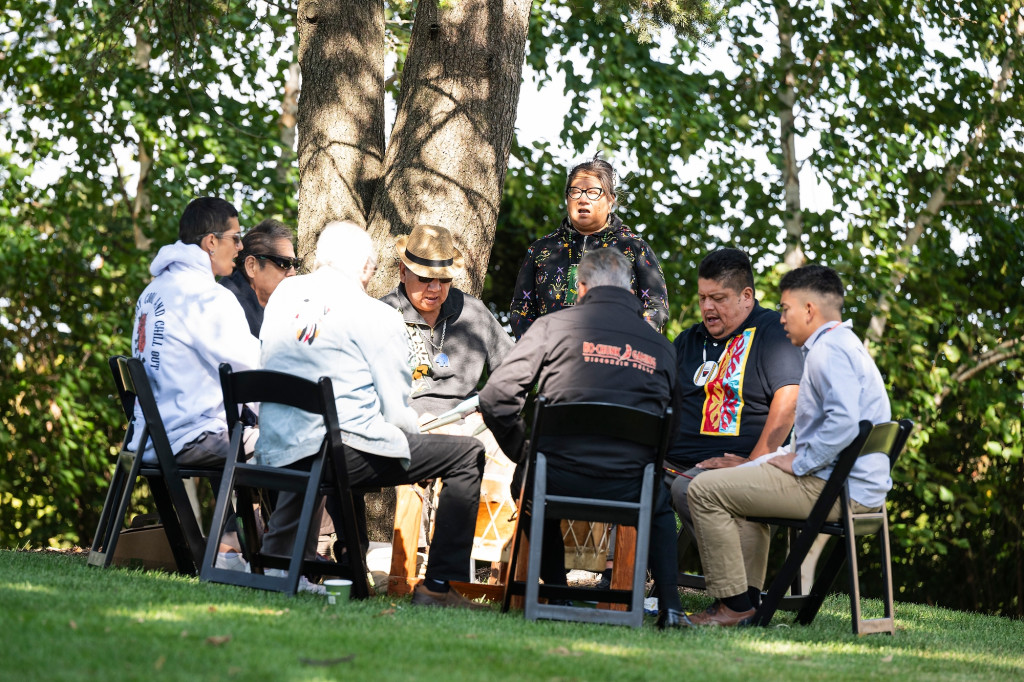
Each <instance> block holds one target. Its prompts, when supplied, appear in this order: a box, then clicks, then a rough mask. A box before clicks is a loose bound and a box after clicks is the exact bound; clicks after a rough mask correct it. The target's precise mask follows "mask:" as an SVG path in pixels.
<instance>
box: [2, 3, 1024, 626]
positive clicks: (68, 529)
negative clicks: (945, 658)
mask: <svg viewBox="0 0 1024 682" xmlns="http://www.w3.org/2000/svg"><path fill="white" fill-rule="evenodd" d="M625 4H626V5H628V4H629V3H625ZM633 4H636V3H633ZM655 4H658V3H655ZM668 4H677V3H668ZM647 5H648V3H640V4H639V5H637V6H638V7H646V6H647ZM614 6H615V5H614V2H612V0H603V1H601V2H595V3H580V2H570V1H569V0H552V1H550V2H543V3H542V2H537V3H535V5H534V8H533V15H532V18H531V28H530V30H531V38H530V44H529V48H528V49H529V52H528V55H527V61H528V63H529V64H530V66H531V67H532V68H533V70H534V71H535V72H536V73H537V74H538V75H539V77H540V78H541V79H542V80H543V81H548V80H551V79H553V78H555V77H557V76H559V75H561V76H562V77H564V79H565V89H566V92H567V94H568V96H569V97H570V98H571V102H572V104H571V107H570V110H569V114H568V115H567V117H566V120H565V121H564V128H563V131H562V136H561V139H560V140H559V141H558V142H556V143H550V144H549V143H537V144H531V145H517V146H516V147H515V148H514V149H513V157H514V158H513V159H512V162H511V164H510V170H509V173H508V177H507V182H506V188H505V198H504V203H503V206H502V211H501V216H500V218H499V225H498V234H497V238H496V243H495V248H494V250H493V252H492V257H491V268H490V272H489V277H488V285H487V289H486V291H485V298H486V299H487V300H488V301H489V302H491V303H492V304H493V305H494V306H495V307H496V308H497V309H498V310H499V311H501V310H505V309H506V308H507V305H508V301H509V299H510V297H511V288H512V285H513V283H514V280H515V275H516V273H517V271H518V268H519V264H520V260H521V258H522V254H523V253H524V251H525V249H526V246H527V245H528V244H529V243H530V242H531V241H532V240H534V239H536V238H538V237H539V236H541V235H543V234H546V233H547V232H549V231H550V230H552V229H553V228H554V227H555V226H556V225H557V223H558V220H559V219H560V217H561V215H562V214H563V211H564V207H563V205H562V202H561V198H560V195H561V188H562V187H563V186H564V173H565V169H564V167H563V166H564V159H565V158H567V157H568V156H571V155H573V154H576V153H580V152H582V151H584V150H591V151H593V150H595V149H600V150H602V151H604V152H605V153H606V154H608V155H609V156H610V157H611V158H613V159H615V160H616V162H617V163H619V164H620V165H631V166H633V167H635V168H638V169H639V170H636V171H634V172H633V173H631V174H630V175H629V176H628V177H627V178H626V179H625V180H626V185H627V190H628V191H627V192H624V193H623V194H621V195H620V199H622V200H623V201H622V204H623V205H622V207H621V208H620V211H621V213H622V215H623V218H624V220H625V221H626V223H627V224H630V225H632V226H634V227H635V228H638V229H641V230H642V232H643V234H644V236H645V238H647V239H648V240H649V241H650V243H651V244H652V245H653V246H654V248H655V250H656V251H657V252H658V253H659V255H660V256H661V257H662V264H663V266H664V269H665V274H666V277H667V280H668V284H669V291H670V301H671V304H672V313H673V319H672V321H671V323H670V327H669V335H670V336H672V335H674V334H676V333H678V331H679V330H680V329H682V328H684V327H685V326H688V325H689V324H692V323H693V322H695V321H696V320H697V319H699V315H698V312H697V310H696V306H695V299H694V294H695V291H694V289H695V287H694V283H695V271H696V266H697V263H698V262H699V261H700V259H701V258H702V257H703V255H704V254H705V253H706V252H707V251H708V250H709V249H712V248H714V247H716V246H719V245H723V244H729V245H738V246H742V247H744V248H747V249H748V250H750V252H751V253H753V254H757V256H758V257H757V259H756V261H757V268H758V271H759V284H760V297H761V299H762V302H763V303H765V304H767V305H773V304H774V303H776V301H775V294H774V293H773V287H774V284H775V283H776V282H777V279H778V277H779V276H780V274H781V270H782V266H781V265H780V263H781V262H782V259H783V256H784V254H785V253H786V250H787V249H788V248H792V247H793V246H795V245H797V244H798V245H799V246H800V247H801V248H802V250H803V252H804V253H805V254H806V256H807V258H808V259H809V260H813V261H816V262H823V263H826V264H828V265H831V266H833V267H835V268H837V269H838V270H840V272H841V273H842V274H843V276H844V278H845V280H846V281H847V282H848V284H849V285H850V294H849V297H848V314H849V316H850V317H852V318H853V320H854V323H855V325H856V328H857V329H858V330H861V331H863V330H865V329H866V328H867V325H868V322H869V320H870V319H871V317H872V316H873V315H875V314H876V313H878V312H879V311H880V310H881V308H880V307H879V302H880V301H882V300H887V301H888V302H889V303H890V305H891V308H890V310H889V312H888V313H887V314H886V320H887V325H886V327H885V331H884V332H883V333H882V334H881V336H880V337H879V338H878V340H877V341H876V342H874V343H872V345H871V349H872V352H873V353H874V354H875V356H876V359H877V361H878V364H879V366H880V367H881V368H882V371H883V374H884V375H885V376H886V379H887V382H888V384H889V388H890V392H891V395H892V398H893V405H894V412H895V414H897V415H900V416H907V417H911V418H913V419H914V420H915V421H916V422H917V423H918V424H919V425H920V428H919V429H918V431H917V432H916V433H915V435H914V437H913V439H912V441H911V443H910V445H909V446H908V449H907V452H906V453H905V455H904V457H903V459H902V460H901V462H900V465H899V468H898V470H897V471H896V473H895V478H896V488H895V490H894V492H893V493H892V494H891V496H890V508H891V510H892V520H893V523H894V527H893V535H894V542H895V543H896V545H897V549H896V551H895V555H896V561H897V563H898V564H899V565H898V566H897V568H896V575H897V583H898V584H900V585H901V589H902V590H903V595H902V598H903V599H906V600H913V601H922V602H930V603H939V604H942V605H946V606H952V607H956V608H971V609H981V610H987V611H993V612H998V613H1004V614H1013V615H1017V616H1020V615H1022V614H1024V557H1022V556H1021V553H1022V552H1021V549H1022V548H1021V543H1022V538H1024V529H1022V527H1021V518H1024V485H1022V483H1024V457H1022V446H1021V443H1022V440H1021V414H1022V409H1024V399H1022V395H1024V367H1022V359H1021V355H1022V353H1024V314H1022V310H1021V309H1022V305H1021V303H1022V300H1024V296H1022V283H1024V228H1022V222H1021V210H1020V197H1021V196H1024V191H1022V190H1024V187H1021V183H1022V182H1024V180H1022V178H1024V173H1022V165H1024V164H1022V148H1021V145H1020V142H1019V140H1020V137H1021V131H1022V127H1024V126H1022V122H1024V95H1022V88H1021V85H1020V78H1021V74H1022V72H1024V59H1022V56H1021V54H1020V36H1019V35H1017V34H1016V33H1015V30H1016V22H1017V21H1019V20H1020V17H1021V8H1020V2H1019V0H1015V2H1014V3H1013V4H1011V6H1010V7H1007V6H1006V3H1005V2H1004V3H997V2H994V1H990V0H974V1H969V2H956V3H954V2H952V1H950V2H946V1H945V0H934V1H931V2H927V3H910V4H907V3H902V2H897V1H896V0H882V1H881V2H871V3H868V2H860V1H852V2H846V3H842V4H840V3H819V2H813V1H806V2H805V1H799V2H796V3H795V5H794V7H793V9H792V22H793V33H794V35H795V40H794V61H793V64H792V65H790V66H788V68H787V65H786V64H783V63H781V62H780V59H779V56H778V55H779V50H778V13H777V11H776V8H775V6H774V3H772V2H767V1H764V0H755V1H752V2H742V3H741V2H737V1H733V0H729V1H727V2H725V3H724V4H723V7H722V11H723V14H722V16H723V28H722V32H721V34H720V36H718V37H717V38H716V39H715V42H716V43H717V44H718V45H719V47H720V49H719V50H714V51H713V50H712V48H711V47H710V46H708V45H704V44H700V43H698V42H693V41H690V40H678V41H677V40H674V39H672V38H671V37H670V36H669V37H666V36H664V35H661V36H659V35H658V34H657V32H656V31H654V32H653V33H650V35H651V37H653V39H654V40H653V42H650V43H645V42H642V41H640V40H638V39H637V36H638V34H643V32H644V31H648V32H651V31H652V26H654V24H652V23H651V22H652V21H653V20H661V18H663V16H665V15H659V14H657V13H656V12H655V13H653V14H649V15H644V16H640V17H639V19H640V21H637V15H633V16H620V15H618V14H617V13H616V12H615V11H614ZM619 6H622V5H619ZM142 7H143V10H142V11H141V13H134V14H126V13H125V10H124V9H122V3H114V2H91V3H87V4H85V5H82V6H79V4H78V3H74V2H68V1H65V0H51V2H45V3H39V2H31V1H29V0H12V2H9V3H7V5H6V6H5V9H3V10H0V85H2V89H0V92H2V95H0V128H2V129H3V131H4V135H3V136H0V138H6V140H7V142H6V143H5V142H4V140H3V139H0V156H2V157H3V158H2V163H0V187H2V189H0V237H2V244H3V247H2V249H0V282H2V289H0V405H3V415H2V420H3V429H0V441H2V449H0V453H2V456H3V458H2V460H0V545H4V546H12V545H29V546H44V545H53V546H62V545H69V544H83V543H86V542H87V541H88V540H89V539H90V536H91V533H92V530H93V528H94V527H95V522H96V517H97V515H98V511H99V508H100V506H101V503H102V499H103V495H104V492H105V487H106V479H107V477H108V476H109V470H110V455H111V454H112V452H113V451H114V446H115V444H116V443H117V441H118V440H119V438H120V434H121V432H122V431H121V430H122V421H123V420H122V417H121V415H120V414H119V412H118V407H117V404H116V401H115V400H114V399H113V396H112V395H110V380H109V377H108V375H107V368H106V357H107V356H108V355H110V354H112V353H120V352H125V351H126V350H127V346H128V339H129V337H130V329H129V328H128V325H130V322H131V319H132V307H133V305H134V301H135V297H136V295H137V294H138V292H139V291H141V290H142V288H143V287H144V285H145V283H146V282H147V281H148V277H149V275H148V270H147V268H148V263H149V261H150V259H151V258H152V255H153V254H154V253H155V251H156V249H157V248H158V247H159V246H160V245H162V244H165V243H167V242H170V241H173V239H174V238H175V235H176V229H177V218H178V215H179V213H180V210H181V207H182V206H184V204H185V203H186V202H187V200H188V199H189V198H191V197H193V196H196V195H200V194H216V195H220V196H224V197H225V198H228V199H230V200H232V201H234V202H235V203H236V205H237V206H239V208H240V210H241V212H242V216H243V220H242V222H243V225H245V224H254V223H255V222H256V221H258V220H260V219H262V218H264V217H269V216H277V217H280V218H282V219H284V220H285V221H286V222H290V223H292V224H294V222H295V216H296V203H295V202H296V196H295V187H296V184H295V181H296V178H297V172H298V171H297V169H296V168H295V164H294V160H293V157H292V156H291V153H290V150H287V149H283V148H282V146H281V143H280V141H279V140H280V131H279V128H278V125H279V115H280V99H281V93H282V92H283V84H284V72H285V69H286V68H287V65H288V63H289V61H290V60H291V59H292V58H293V57H292V55H293V53H294V52H293V44H294V33H293V27H292V22H293V16H292V15H291V14H290V13H289V12H287V11H285V10H282V9H279V8H278V7H277V6H276V5H274V6H256V5H255V4H254V5H253V6H252V7H250V6H248V5H246V4H243V3H240V2H227V3H225V2H189V3H160V2H156V3H144V4H143V5H142ZM183 7H184V8H185V9H188V10H190V11H185V9H182V8H183ZM388 7H389V14H388V17H389V22H390V23H389V30H390V33H389V35H390V37H391V38H392V40H393V43H394V44H395V45H396V48H397V52H398V56H399V65H400V64H401V59H402V58H403V57H404V47H403V46H402V41H403V36H407V27H408V25H407V24H403V23H401V22H402V21H404V20H407V19H408V18H409V17H410V15H411V12H413V11H414V9H415V4H414V3H405V2H400V3H389V5H388ZM652 17H653V19H652ZM110 27H115V28H116V30H114V31H113V32H112V31H110V30H109V29H110ZM137 39H138V40H141V41H142V42H145V43H147V44H149V45H151V47H152V51H151V53H150V54H149V55H148V57H149V62H148V66H145V67H142V66H140V65H139V56H138V55H137V54H136V51H135V49H134V45H136V43H137ZM936 46H938V47H936ZM1004 64H1006V65H1009V67H1010V69H1011V71H1010V73H1011V77H1010V79H1009V84H1008V86H1007V87H1006V89H1005V91H1004V92H1002V93H1001V94H999V95H998V96H997V97H995V98H993V96H992V87H993V82H994V78H995V77H997V76H998V74H999V72H1000V71H999V70H1000V67H1001V66H1002V65H1004ZM787 73H788V74H790V77H791V78H792V81H793V84H794V88H795V91H796V100H797V103H798V104H797V112H796V113H797V132H798V133H799V134H800V135H802V136H806V137H807V138H808V139H811V140H812V141H815V142H816V143H813V142H812V145H811V146H812V147H813V149H814V153H813V154H812V155H811V156H809V157H808V158H806V159H802V160H801V161H802V163H803V164H804V165H805V166H807V167H809V168H810V169H811V171H812V172H813V175H814V177H815V178H817V179H818V180H819V181H820V182H821V183H823V185H825V186H827V187H828V188H829V190H830V191H831V194H832V201H831V202H830V205H831V207H830V208H828V209H822V210H818V209H815V210H809V209H806V208H805V209H804V210H803V211H802V218H803V229H802V232H801V234H799V235H797V236H795V237H791V238H789V239H788V240H787V238H786V236H785V234H784V231H783V226H784V221H785V220H786V218H787V217H789V216H787V214H786V212H785V196H784V188H783V183H782V181H781V177H782V172H781V169H782V164H783V160H782V155H781V150H780V143H779V125H780V123H779V109H780V104H779V99H778V94H779V92H780V83H782V82H784V79H785V78H786V77H787ZM982 128H983V130H984V133H983V135H982V136H981V138H980V142H979V144H978V145H977V146H976V147H969V144H968V141H969V140H970V138H971V135H972V134H973V133H974V131H977V130H979V129H982ZM117 148H124V149H125V150H126V153H127V156H128V157H132V158H135V159H138V158H139V157H140V153H141V152H140V150H145V153H146V154H148V155H149V156H151V157H152V159H153V167H152V169H151V171H150V173H149V174H148V176H147V181H146V183H145V185H144V192H145V194H146V195H147V196H148V197H149V199H150V200H151V202H152V208H151V209H147V207H146V206H145V204H142V205H136V202H137V199H138V197H139V193H138V188H137V187H135V186H134V184H133V185H132V186H126V184H125V182H126V181H125V180H124V177H123V175H122V171H123V169H119V168H118V167H117V160H116V158H115V155H114V150H115V149H117ZM967 152H969V153H970V155H971V158H970V163H967V164H966V165H965V166H964V167H963V169H962V171H961V172H959V174H958V178H959V179H958V180H957V181H956V182H954V183H953V185H952V187H951V188H950V190H949V192H948V195H947V196H946V197H945V201H944V202H943V203H942V204H941V208H940V209H939V211H938V212H937V214H936V215H935V217H934V218H933V219H932V220H931V221H930V222H929V223H928V224H927V226H926V227H925V230H924V232H923V233H922V235H921V237H920V239H918V240H917V241H916V242H915V243H914V244H913V245H912V246H907V247H905V246H904V241H905V240H906V239H907V237H908V235H909V234H910V232H911V230H910V226H911V225H912V224H913V223H914V221H915V219H916V218H917V217H918V216H919V215H920V214H921V212H922V210H923V209H924V207H925V205H926V203H927V202H928V200H929V198H931V197H932V196H933V194H934V193H935V191H936V189H937V188H938V187H939V186H940V185H941V182H942V178H943V175H944V172H945V171H946V168H947V166H948V165H949V164H953V165H957V166H959V165H960V163H961V161H963V159H964V154H965V153H967ZM764 159H767V162H765V161H764ZM46 168H49V169H50V170H49V172H47V173H44V172H43V169H46ZM34 174H35V175H34ZM41 177H46V178H49V180H48V182H49V184H44V185H43V186H42V187H40V186H39V183H38V180H39V178H41ZM133 183H134V181H133Z"/></svg>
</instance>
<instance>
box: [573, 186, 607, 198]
mask: <svg viewBox="0 0 1024 682" xmlns="http://www.w3.org/2000/svg"><path fill="white" fill-rule="evenodd" d="M584 194H586V195H587V198H588V199H590V200H591V201H597V200H598V199H600V198H601V195H602V194H604V190H603V189H601V188H600V187H591V188H590V189H580V188H579V187H570V188H569V190H568V191H567V192H566V193H565V196H567V197H569V198H570V199H579V198H580V197H581V196H583V195H584Z"/></svg>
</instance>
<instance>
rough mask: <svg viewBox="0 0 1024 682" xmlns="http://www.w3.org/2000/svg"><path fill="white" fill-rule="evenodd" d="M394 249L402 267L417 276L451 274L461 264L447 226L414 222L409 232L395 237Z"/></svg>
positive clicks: (459, 253) (462, 264)
mask: <svg viewBox="0 0 1024 682" xmlns="http://www.w3.org/2000/svg"><path fill="white" fill-rule="evenodd" d="M395 251H397V252H398V258H399V260H401V261H402V262H403V263H405V267H407V268H409V269H410V270H412V271H413V273H414V274H416V275H419V276H420V277H431V278H433V277H439V278H441V279H447V278H453V277H455V276H456V275H458V274H459V273H461V272H462V270H463V266H464V264H465V262H464V260H463V258H462V253H461V252H460V251H459V250H458V249H457V248H455V240H454V239H452V233H451V232H449V231H448V229H447V228H444V227H437V226H436V225H417V226H416V227H414V228H412V233H410V234H408V235H403V236H401V237H399V238H398V240H397V241H395Z"/></svg>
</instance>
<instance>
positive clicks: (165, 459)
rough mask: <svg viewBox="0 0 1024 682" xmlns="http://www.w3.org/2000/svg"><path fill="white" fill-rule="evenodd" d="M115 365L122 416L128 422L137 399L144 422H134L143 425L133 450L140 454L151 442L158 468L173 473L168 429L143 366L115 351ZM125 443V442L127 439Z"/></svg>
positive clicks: (173, 467) (137, 360)
mask: <svg viewBox="0 0 1024 682" xmlns="http://www.w3.org/2000/svg"><path fill="white" fill-rule="evenodd" d="M115 367H116V370H117V371H115V372H114V384H115V385H116V386H117V390H118V393H119V394H120V398H121V406H122V408H124V410H125V416H127V418H128V421H129V422H131V420H132V419H133V418H134V416H135V407H134V406H135V404H136V402H137V403H138V405H139V409H140V410H141V411H142V417H143V419H144V420H145V424H136V425H135V428H141V429H142V434H141V436H140V438H139V445H138V449H137V451H136V454H137V455H138V456H142V453H144V452H145V451H146V445H147V442H148V443H152V445H153V451H154V452H155V453H156V460H157V463H158V464H159V465H160V468H161V469H162V470H163V471H164V473H165V474H166V475H168V476H172V475H174V476H176V475H177V472H178V464H177V462H176V461H175V459H174V453H173V452H172V451H171V442H170V440H168V438H167V431H166V429H165V428H164V422H163V419H162V418H161V417H160V408H158V407H157V404H156V398H155V397H154V395H153V387H152V385H151V384H150V383H149V376H148V375H147V374H146V368H145V366H143V364H142V361H141V360H139V359H138V358H129V357H125V356H124V355H115V356H114V357H112V358H111V359H110V368H111V370H114V368H115ZM125 445H127V439H126V441H125Z"/></svg>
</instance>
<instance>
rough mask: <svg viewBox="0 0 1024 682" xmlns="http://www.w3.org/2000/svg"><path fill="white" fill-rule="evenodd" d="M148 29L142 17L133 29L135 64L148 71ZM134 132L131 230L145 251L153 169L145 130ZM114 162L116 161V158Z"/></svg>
mask: <svg viewBox="0 0 1024 682" xmlns="http://www.w3.org/2000/svg"><path fill="white" fill-rule="evenodd" d="M148 29H149V25H148V22H147V21H146V20H145V19H143V20H142V21H141V22H140V25H139V26H138V27H137V28H136V30H135V35H136V39H135V66H136V67H137V68H138V69H139V70H140V71H149V62H150V54H151V53H152V51H153V45H152V44H151V43H150V42H149V40H148V33H147V31H148ZM135 91H136V92H137V93H138V94H139V97H140V98H144V97H145V96H146V95H145V92H144V91H143V88H141V87H138V88H136V89H135ZM135 132H136V134H137V135H138V136H139V158H138V161H139V179H138V181H137V182H136V183H135V199H134V201H132V232H133V235H134V239H135V248H137V249H139V250H140V251H143V252H145V251H148V250H149V247H150V245H151V244H152V243H153V240H152V239H150V238H149V237H147V236H146V231H145V230H144V229H143V226H146V227H148V226H149V223H150V220H151V218H152V213H153V200H152V199H151V198H150V196H149V172H150V171H151V170H152V169H153V157H152V156H151V155H150V152H149V150H148V149H147V146H148V144H147V141H146V135H145V130H142V129H139V130H136V131H135ZM114 163H117V160H116V159H115V160H114Z"/></svg>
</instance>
